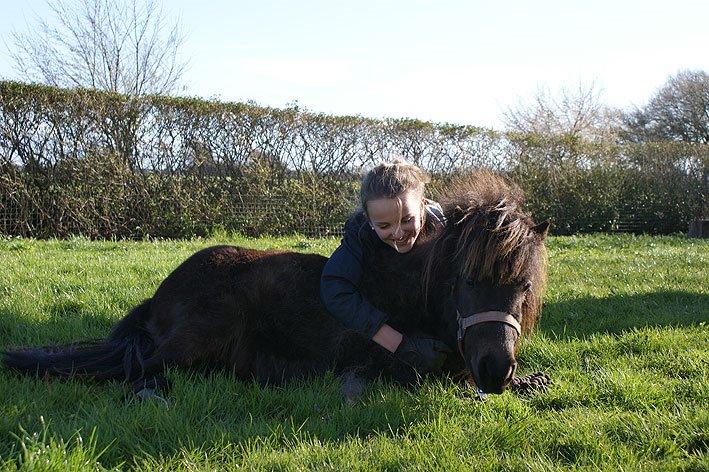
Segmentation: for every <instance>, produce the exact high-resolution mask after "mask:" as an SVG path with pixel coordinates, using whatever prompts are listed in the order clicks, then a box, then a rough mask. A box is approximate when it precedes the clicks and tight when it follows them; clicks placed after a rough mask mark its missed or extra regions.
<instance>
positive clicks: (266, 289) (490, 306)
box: [3, 171, 549, 393]
mask: <svg viewBox="0 0 709 472" xmlns="http://www.w3.org/2000/svg"><path fill="white" fill-rule="evenodd" d="M441 203H442V204H443V209H444V214H445V217H446V219H447V221H448V224H447V225H446V227H445V228H444V229H442V230H440V231H439V232H438V233H437V234H434V235H432V236H430V237H429V238H427V239H426V240H421V241H417V242H416V247H414V248H413V249H412V250H411V251H410V252H409V253H406V254H396V255H391V254H386V253H384V252H382V253H374V254H371V255H369V256H368V257H371V258H372V259H371V260H370V261H368V263H367V267H372V268H373V269H372V270H371V271H369V273H367V274H365V276H364V280H363V285H362V293H363V294H364V295H366V297H367V299H368V300H369V301H370V302H371V303H372V304H373V305H375V306H377V307H378V308H380V309H382V310H383V311H385V312H386V313H388V314H389V315H390V319H389V320H388V323H389V324H390V325H391V326H392V327H393V328H394V329H396V330H398V331H400V332H402V333H406V334H410V335H424V336H427V337H434V338H438V339H440V340H442V341H443V342H445V343H446V344H447V345H448V346H449V347H450V349H451V352H452V354H450V355H449V356H448V361H447V363H446V365H444V367H443V369H442V373H448V374H453V373H460V372H465V371H466V370H467V372H468V373H469V374H470V375H471V376H472V379H473V380H474V382H475V384H476V385H477V387H478V388H479V389H480V390H481V391H483V392H492V393H500V392H502V391H503V390H504V389H505V388H506V387H507V386H508V385H510V384H511V383H512V384H513V385H514V382H515V380H514V379H515V377H514V374H515V370H516V366H517V364H516V360H515V351H516V346H517V342H518V339H519V337H520V336H521V335H522V334H523V333H526V332H529V331H530V330H531V329H532V328H533V327H534V325H535V324H536V323H537V321H538V318H539V313H540V308H541V294H542V291H543V288H544V284H545V280H546V250H545V247H544V238H545V237H546V235H547V231H548V226H549V225H548V223H542V224H538V225H535V224H534V223H533V222H532V220H531V218H530V217H529V216H528V215H527V214H526V213H524V212H523V211H522V208H521V204H522V194H521V191H520V190H519V189H518V188H517V187H516V186H513V185H511V184H509V183H507V182H506V181H505V180H504V179H502V178H501V177H499V176H498V175H496V174H493V173H490V172H483V171H480V172H475V173H472V174H470V175H469V176H467V177H466V178H464V179H461V180H459V181H458V182H457V183H454V184H453V185H452V186H451V187H450V188H449V190H448V192H447V193H446V195H444V196H443V198H442V199H441ZM420 239H421V238H420ZM389 253H391V251H389ZM385 258H389V259H386V260H385ZM326 260H327V259H326V258H325V257H322V256H319V255H311V254H300V253H293V252H282V251H259V250H252V249H244V248H239V247H232V246H216V247H210V248H206V249H203V250H201V251H199V252H197V253H195V254H194V255H192V256H191V257H189V258H188V259H187V260H186V261H184V262H183V263H182V264H180V265H179V266H178V267H177V268H176V269H175V270H174V271H173V272H172V273H171V274H170V275H169V276H168V277H167V278H166V279H165V280H164V281H163V282H162V283H161V284H160V286H159V287H158V289H157V291H156V292H155V295H153V297H152V298H150V299H148V300H145V301H144V302H143V303H142V304H140V305H139V306H137V307H136V308H134V309H133V310H132V311H131V312H130V313H129V314H128V315H127V316H125V317H124V318H123V319H122V320H121V321H120V322H119V323H118V324H117V326H116V327H115V328H114V329H113V331H112V332H111V334H110V335H109V336H108V338H107V339H105V340H102V341H94V342H83V343H73V344H69V345H64V346H55V347H45V348H31V349H18V350H14V351H6V352H4V356H3V357H4V359H3V360H4V364H5V365H6V366H7V367H9V368H11V369H13V370H16V371H20V372H24V373H28V374H39V375H48V376H56V377H62V378H67V377H77V378H82V377H86V378H93V379H99V380H110V379H118V380H125V381H127V382H130V383H131V384H132V385H133V387H134V389H135V390H136V392H144V391H152V390H153V389H155V388H159V387H165V386H166V383H165V379H164V377H163V373H164V370H165V368H166V367H169V366H178V367H188V368H193V367H200V368H203V367H206V368H220V369H225V370H230V371H233V372H234V374H235V375H236V376H237V377H238V378H241V379H256V380H257V381H259V382H261V383H263V384H281V383H283V382H286V381H289V380H291V379H301V378H307V377H309V376H313V375H322V374H324V373H325V372H326V371H333V372H335V373H336V374H341V375H343V376H344V377H345V378H347V379H350V380H351V382H346V386H347V385H350V386H351V385H360V386H363V385H365V384H366V383H367V382H368V381H371V380H372V379H375V378H377V377H380V376H381V377H385V378H389V379H392V380H394V381H396V382H399V383H401V384H405V385H410V384H413V383H415V382H416V381H417V379H418V374H417V372H416V371H415V370H414V369H413V368H411V367H410V366H408V365H405V364H403V363H402V362H401V361H400V360H397V358H395V357H394V356H393V355H391V354H390V353H389V352H388V351H386V350H385V349H384V348H382V347H380V346H379V345H377V344H375V343H374V342H373V341H371V340H369V339H366V338H365V337H363V336H361V335H360V334H358V333H356V332H354V331H352V330H349V329H347V328H345V327H344V326H343V325H342V324H341V323H340V322H339V321H337V320H336V319H335V318H334V317H332V316H331V315H330V314H329V313H328V312H327V311H326V309H325V307H324V306H323V304H322V302H321V301H320V297H319V293H318V292H319V284H320V274H321V272H322V269H323V266H324V265H325V262H326ZM535 378H536V379H537V380H539V379H541V380H540V381H539V382H537V383H539V384H541V383H544V381H546V380H548V379H547V378H543V376H537V377H535ZM522 383H524V382H522ZM527 383H529V379H527ZM355 390H356V389H355Z"/></svg>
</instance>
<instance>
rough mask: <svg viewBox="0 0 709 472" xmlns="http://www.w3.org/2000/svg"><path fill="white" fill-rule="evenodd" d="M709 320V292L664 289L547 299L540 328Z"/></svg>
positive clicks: (559, 331)
mask: <svg viewBox="0 0 709 472" xmlns="http://www.w3.org/2000/svg"><path fill="white" fill-rule="evenodd" d="M699 323H705V324H708V323H709V295H703V294H699V293H691V292H680V291H661V292H652V293H644V294H638V295H615V296H611V297H604V298H594V297H586V298H577V299H574V300H566V301H563V302H556V303H545V304H544V308H543V311H542V321H541V323H540V326H539V328H540V329H541V331H542V332H544V333H546V334H549V335H551V336H552V337H559V338H562V339H563V338H576V337H584V336H587V335H590V334H593V333H620V332H623V331H627V330H630V329H633V328H644V327H682V326H693V325H694V326H696V325H698V324H699Z"/></svg>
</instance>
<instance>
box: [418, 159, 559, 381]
mask: <svg viewBox="0 0 709 472" xmlns="http://www.w3.org/2000/svg"><path fill="white" fill-rule="evenodd" d="M441 201H442V203H443V207H444V212H445V215H446V218H447V219H448V224H447V226H446V228H445V230H444V231H443V234H441V235H440V237H439V238H437V240H436V242H435V243H434V244H435V249H434V250H433V253H434V257H432V258H431V259H430V264H429V267H428V269H427V272H428V274H429V276H433V274H434V273H435V274H436V275H435V276H436V277H441V276H443V277H446V278H447V279H448V280H450V281H451V282H452V285H451V290H452V300H453V303H454V304H455V313H456V317H457V325H458V327H457V329H458V343H459V347H460V352H461V354H462V356H463V358H464V360H465V364H466V366H467V368H468V369H469V370H470V373H471V374H472V377H473V379H474V381H475V383H476V385H477V386H478V388H480V389H481V390H482V391H484V392H489V393H500V392H502V391H503V390H504V389H505V387H506V386H507V385H508V384H509V382H510V381H511V380H512V378H513V376H514V373H515V370H516V368H517V362H516V359H515V352H516V347H517V341H518V340H519V337H520V335H521V334H522V333H526V332H529V331H530V330H531V329H532V328H533V327H534V325H535V324H536V322H537V320H538V318H539V312H540V309H541V295H542V291H543V289H544V285H545V281H546V250H545V247H544V238H545V237H546V235H547V232H548V229H549V223H548V222H544V223H541V224H534V223H533V222H532V220H531V218H530V217H529V215H527V214H526V213H524V212H523V211H522V209H521V205H522V201H523V196H522V192H521V190H520V189H519V187H517V186H516V185H514V184H511V183H509V182H508V181H506V180H505V179H503V178H502V177H501V176H499V175H497V174H495V173H492V172H489V171H476V172H474V173H471V174H469V175H468V176H466V177H464V178H461V179H459V180H458V181H457V182H455V183H454V184H453V185H452V186H451V187H450V189H449V191H448V192H447V194H446V195H445V196H444V197H443V198H442V199H441Z"/></svg>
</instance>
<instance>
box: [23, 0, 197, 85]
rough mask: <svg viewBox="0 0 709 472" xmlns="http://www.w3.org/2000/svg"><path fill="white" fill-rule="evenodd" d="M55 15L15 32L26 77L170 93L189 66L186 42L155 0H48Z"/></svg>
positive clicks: (58, 83)
mask: <svg viewBox="0 0 709 472" xmlns="http://www.w3.org/2000/svg"><path fill="white" fill-rule="evenodd" d="M47 5H48V6H49V7H50V9H51V11H52V13H53V18H52V19H51V21H47V20H46V19H41V18H37V20H36V21H37V23H36V25H35V28H34V29H33V30H31V31H30V32H28V33H18V32H14V33H13V38H14V46H15V47H14V49H13V50H12V51H11V52H10V53H11V56H12V57H13V59H14V62H15V67H16V69H17V70H18V72H20V73H21V74H22V75H23V77H27V78H29V79H30V80H34V81H38V82H43V83H46V84H49V85H54V86H58V87H86V88H95V89H101V90H108V91H112V92H118V93H124V94H128V95H144V94H169V93H170V92H172V91H174V90H175V88H176V86H177V85H178V82H179V80H180V78H181V76H182V74H183V72H184V70H185V63H184V62H180V61H179V60H178V54H177V53H178V49H179V47H180V45H181V44H182V42H183V36H182V34H181V33H180V30H179V27H178V22H175V23H174V24H172V25H170V24H168V21H167V19H166V18H165V16H164V14H163V11H162V8H161V7H160V5H159V4H158V3H157V1H156V0H126V1H122V0H47Z"/></svg>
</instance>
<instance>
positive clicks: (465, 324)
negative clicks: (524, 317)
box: [455, 309, 522, 355]
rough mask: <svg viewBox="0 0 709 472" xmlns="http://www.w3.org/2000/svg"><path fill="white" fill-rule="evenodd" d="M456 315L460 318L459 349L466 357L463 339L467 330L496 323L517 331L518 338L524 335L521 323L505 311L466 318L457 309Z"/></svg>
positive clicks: (475, 314)
mask: <svg viewBox="0 0 709 472" xmlns="http://www.w3.org/2000/svg"><path fill="white" fill-rule="evenodd" d="M455 313H456V315H457V318H458V349H459V350H460V354H461V355H464V354H463V337H464V336H465V330H467V329H468V328H470V327H471V326H473V325H476V324H480V323H487V322H489V321H495V322H498V323H505V324H506V325H509V326H511V327H512V328H514V330H515V331H517V336H521V334H522V326H520V324H519V321H517V320H516V319H515V317H514V316H512V315H511V314H510V313H507V312H504V311H482V312H480V313H473V314H472V315H470V316H466V317H465V318H463V317H461V316H460V311H459V310H457V309H456V310H455Z"/></svg>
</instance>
